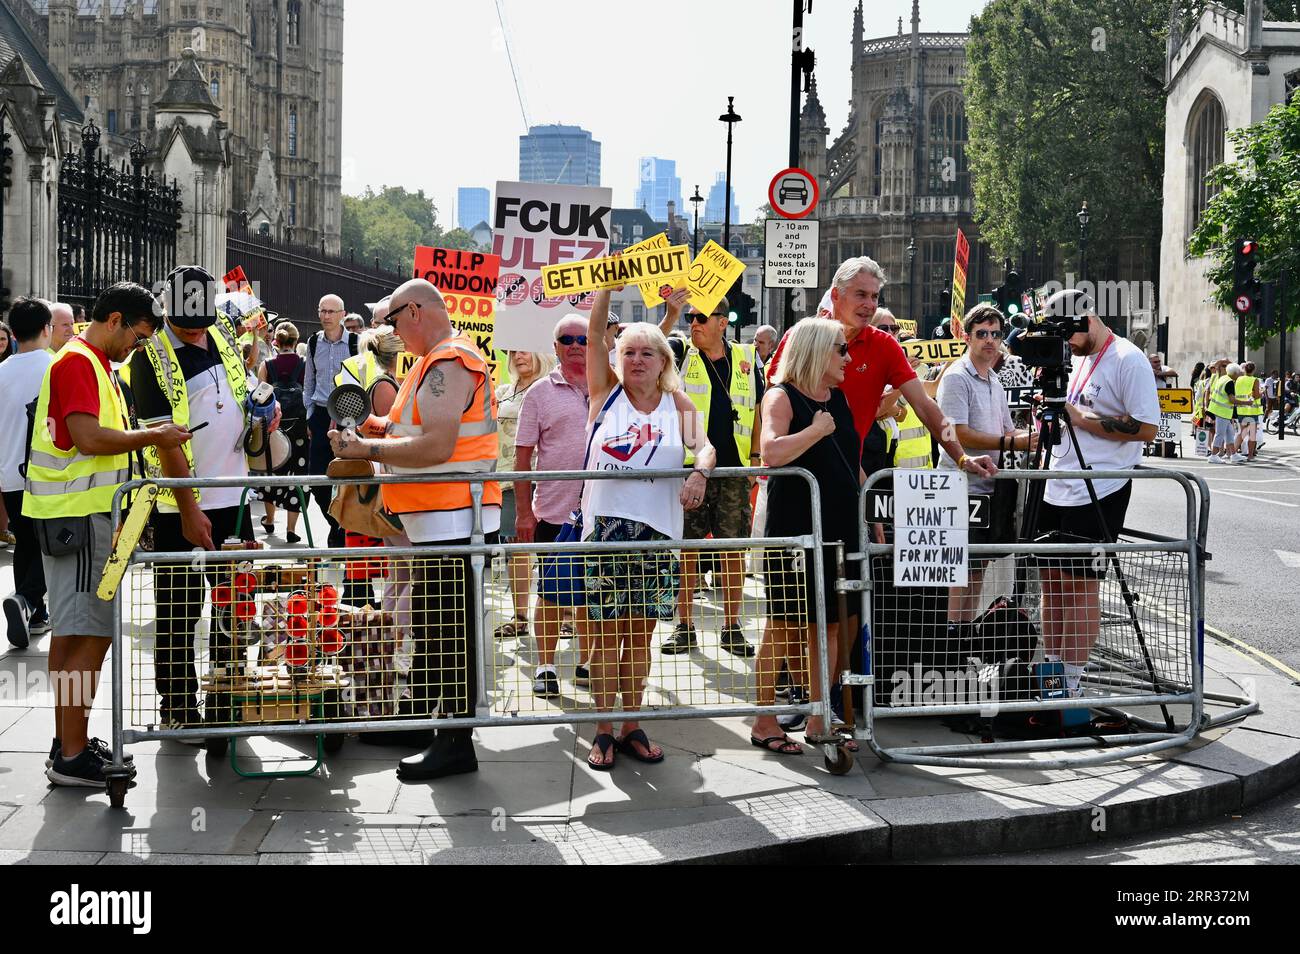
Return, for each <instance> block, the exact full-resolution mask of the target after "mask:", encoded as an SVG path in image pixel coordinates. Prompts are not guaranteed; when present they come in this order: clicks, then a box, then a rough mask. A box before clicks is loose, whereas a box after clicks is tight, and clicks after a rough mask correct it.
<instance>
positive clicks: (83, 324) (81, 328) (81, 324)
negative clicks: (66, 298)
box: [72, 321, 90, 335]
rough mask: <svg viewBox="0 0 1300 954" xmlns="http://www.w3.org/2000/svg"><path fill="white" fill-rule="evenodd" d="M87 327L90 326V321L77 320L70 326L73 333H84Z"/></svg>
mask: <svg viewBox="0 0 1300 954" xmlns="http://www.w3.org/2000/svg"><path fill="white" fill-rule="evenodd" d="M89 327H90V322H88V321H78V322H77V323H76V324H74V325H73V326H72V333H73V334H74V335H80V334H85V331H86V329H87V328H89Z"/></svg>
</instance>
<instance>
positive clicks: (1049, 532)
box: [1035, 480, 1133, 580]
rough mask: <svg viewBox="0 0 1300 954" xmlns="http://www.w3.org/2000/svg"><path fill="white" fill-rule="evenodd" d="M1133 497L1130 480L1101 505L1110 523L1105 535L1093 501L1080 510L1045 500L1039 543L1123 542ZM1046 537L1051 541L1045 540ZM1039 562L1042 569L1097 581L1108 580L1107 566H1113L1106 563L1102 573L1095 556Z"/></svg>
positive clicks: (1082, 506)
mask: <svg viewBox="0 0 1300 954" xmlns="http://www.w3.org/2000/svg"><path fill="white" fill-rule="evenodd" d="M1132 495H1133V481H1131V480H1130V481H1127V482H1126V483H1125V484H1124V486H1123V487H1121V488H1120V489H1119V490H1117V491H1115V492H1114V493H1113V494H1109V495H1108V496H1105V497H1102V498H1101V499H1100V500H1099V501H1097V503H1098V504H1099V505H1100V507H1101V513H1102V517H1103V518H1104V519H1105V521H1106V532H1105V533H1104V534H1103V533H1102V531H1101V525H1100V523H1099V522H1098V520H1097V510H1096V508H1094V507H1093V505H1092V501H1091V500H1090V501H1088V502H1087V503H1086V504H1082V505H1080V506H1077V507H1061V506H1057V505H1056V504H1051V503H1048V502H1047V501H1045V500H1044V501H1043V506H1042V509H1041V510H1040V511H1039V518H1038V534H1037V536H1036V537H1035V540H1037V541H1042V542H1047V543H1051V542H1057V543H1080V542H1093V543H1114V542H1115V541H1116V540H1118V539H1119V533H1120V531H1121V530H1123V529H1124V517H1125V516H1126V515H1127V513H1128V502H1129V498H1130V497H1131V496H1132ZM1044 537H1046V538H1047V539H1046V540H1044ZM1035 561H1036V562H1037V564H1038V566H1039V568H1040V569H1052V570H1059V571H1060V572H1062V573H1064V574H1066V575H1067V576H1085V577H1091V578H1093V579H1097V580H1102V579H1105V578H1106V564H1108V563H1109V562H1110V561H1109V560H1106V561H1104V562H1102V563H1101V567H1100V569H1098V568H1097V566H1096V564H1097V563H1098V561H1097V560H1096V558H1095V557H1093V556H1074V557H1059V558H1056V559H1052V558H1049V557H1035Z"/></svg>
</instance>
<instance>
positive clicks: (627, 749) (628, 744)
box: [618, 729, 664, 765]
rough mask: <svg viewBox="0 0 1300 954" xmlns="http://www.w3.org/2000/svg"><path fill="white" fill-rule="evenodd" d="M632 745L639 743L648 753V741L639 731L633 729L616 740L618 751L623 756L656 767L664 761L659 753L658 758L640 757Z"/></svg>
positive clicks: (662, 755)
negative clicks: (628, 756)
mask: <svg viewBox="0 0 1300 954" xmlns="http://www.w3.org/2000/svg"><path fill="white" fill-rule="evenodd" d="M634 743H640V744H641V746H642V747H643V748H644V749H645V750H646V751H647V752H649V751H650V739H649V737H647V736H646V734H645V733H644V732H642V731H641V730H640V729H633V730H632V731H631V732H629V733H628V734H627V735H625V736H623V738H621V739H619V740H618V750H619V751H620V752H622V753H623V754H624V755H630V756H631V757H632V758H634V759H636V760H637V761H638V762H645V763H646V764H647V765H657V764H659V763H660V762H662V761H663V760H664V753H663V752H662V751H661V752H660V753H659V756H658V758H656V757H654V756H651V755H642V754H641V753H640V752H638V751H637V750H636V746H635V745H634Z"/></svg>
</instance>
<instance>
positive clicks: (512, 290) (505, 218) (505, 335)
mask: <svg viewBox="0 0 1300 954" xmlns="http://www.w3.org/2000/svg"><path fill="white" fill-rule="evenodd" d="M612 206H613V191H612V190H610V189H603V188H594V187H589V186H570V185H551V184H548V183H540V182H498V183H497V186H496V196H495V199H494V204H493V212H492V231H493V235H492V251H493V253H494V254H496V255H498V256H500V259H501V275H500V279H499V281H498V282H497V293H496V298H497V302H498V304H499V308H498V310H497V315H496V344H497V346H498V347H501V348H511V349H516V350H520V351H536V352H541V353H546V352H548V351H550V350H551V332H552V331H553V330H554V328H555V322H556V321H557V320H558V319H559V318H560V317H561V316H562V315H564V313H565V312H568V311H589V310H590V309H591V303H592V293H591V292H575V293H573V294H564V295H563V296H561V297H559V298H551V297H548V295H547V293H546V290H545V289H544V288H543V286H542V267H543V266H544V265H557V264H561V263H564V262H576V261H586V260H589V259H593V258H604V257H605V256H606V255H608V254H609V221H610V213H611V209H612Z"/></svg>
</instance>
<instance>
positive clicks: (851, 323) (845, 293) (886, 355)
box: [767, 255, 997, 477]
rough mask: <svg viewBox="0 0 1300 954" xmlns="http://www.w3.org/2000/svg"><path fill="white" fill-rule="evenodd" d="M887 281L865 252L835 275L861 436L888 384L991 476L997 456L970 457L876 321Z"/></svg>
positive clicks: (959, 456)
mask: <svg viewBox="0 0 1300 954" xmlns="http://www.w3.org/2000/svg"><path fill="white" fill-rule="evenodd" d="M884 285H885V273H884V271H883V270H882V269H881V267H880V266H879V265H878V264H877V263H876V262H875V260H873V259H870V258H867V257H866V256H865V255H863V256H859V257H858V258H850V259H847V260H845V261H844V262H843V263H842V264H841V265H840V267H839V268H838V269H836V271H835V277H834V279H832V281H831V291H830V298H831V316H832V317H833V318H834V319H835V320H836V321H838V322H839V323H840V324H842V325H843V326H844V337H845V339H846V340H847V341H848V344H849V355H848V357H849V363H848V366H847V367H845V369H844V381H843V382H842V383H841V384H840V390H841V391H843V392H844V396H845V397H846V398H847V399H848V402H849V410H851V411H852V412H853V423H854V425H855V426H856V427H857V431H858V437H859V439H861V440H863V441H865V439H866V436H867V432H868V431H869V430H870V429H871V425H872V424H873V423H874V422H875V420H876V413H877V411H878V410H879V408H880V398H881V395H882V394H883V393H884V390H885V386H886V385H889V386H890V387H893V388H895V389H896V390H898V391H899V392H900V393H901V395H902V396H903V397H904V398H905V399H906V400H907V403H908V404H910V405H911V406H912V407H914V408H916V413H917V414H918V415H919V416H920V418H921V421H922V423H924V424H925V426H926V428H928V429H929V431H930V433H931V434H933V435H935V438H936V440H937V441H938V442H939V446H940V447H942V448H944V449H945V450H947V451H948V452H949V454H951V456H952V458H953V460H955V461H957V468H958V469H959V470H963V471H966V472H967V473H969V474H971V475H972V476H976V477H992V476H993V475H994V474H995V473H997V466H996V465H995V464H994V463H993V460H992V459H991V458H990V457H989V456H988V455H986V454H981V455H980V456H978V457H971V456H969V455H967V454H966V453H964V452H963V451H962V448H961V444H960V443H958V441H957V439H956V435H955V433H954V432H953V429H952V428H951V427H949V426H947V424H946V422H945V420H944V416H943V411H941V410H939V405H938V404H936V403H935V402H934V399H933V398H931V397H930V395H929V394H927V393H926V391H925V387H924V385H922V383H921V381H920V380H919V379H918V378H917V376H916V372H915V371H913V370H912V368H911V365H910V364H909V363H908V360H907V355H906V354H905V353H904V351H903V349H902V347H901V346H900V345H899V343H898V341H897V340H896V339H895V338H894V335H893V334H892V333H890V332H887V331H884V330H882V329H879V328H874V327H872V319H873V318H874V317H875V314H876V310H877V308H879V305H880V290H881V288H883V287H884ZM789 337H790V333H789V332H786V334H785V336H784V337H783V338H782V339H781V343H780V344H778V345H777V347H776V351H774V352H773V353H772V359H771V361H769V362H768V368H767V376H768V378H769V379H770V378H771V377H772V376H773V375H774V374H776V369H777V367H778V365H779V364H780V361H781V352H782V350H783V349H784V348H785V344H786V342H787V341H788V340H789Z"/></svg>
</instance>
